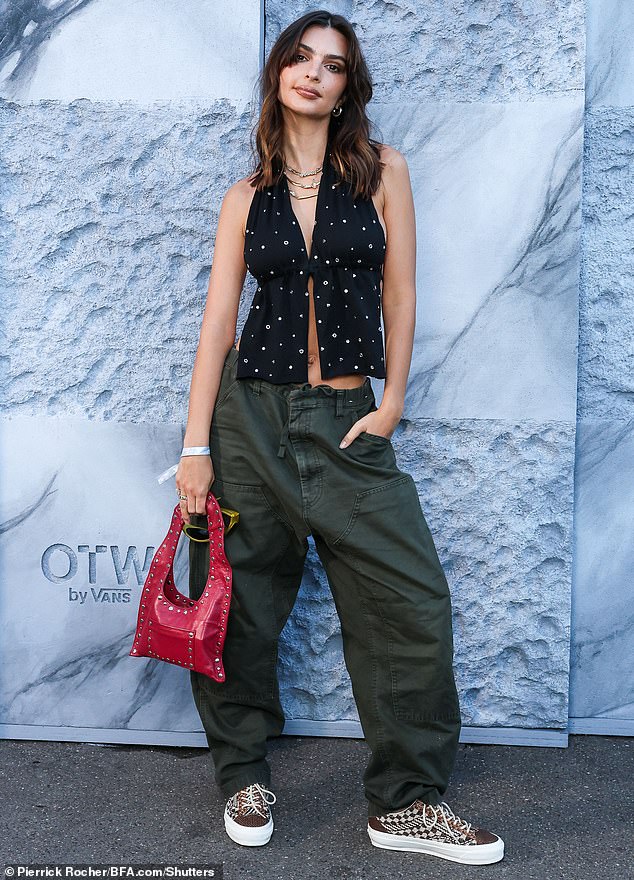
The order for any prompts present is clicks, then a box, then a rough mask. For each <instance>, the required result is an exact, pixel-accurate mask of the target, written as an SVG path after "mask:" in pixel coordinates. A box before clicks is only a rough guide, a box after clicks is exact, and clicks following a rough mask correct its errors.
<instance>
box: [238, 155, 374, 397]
mask: <svg viewBox="0 0 634 880" xmlns="http://www.w3.org/2000/svg"><path fill="white" fill-rule="evenodd" d="M292 198H293V196H291V195H290V193H289V191H288V181H287V178H286V177H285V176H282V178H281V180H280V182H279V183H277V184H275V185H273V186H271V187H268V188H265V189H263V190H261V191H259V192H258V191H256V192H255V193H254V195H253V200H252V202H251V207H250V209H249V215H248V218H247V224H246V235H245V245H244V259H245V263H246V265H247V268H248V270H249V272H250V273H251V275H253V276H254V278H255V279H256V281H257V282H258V287H257V290H256V292H255V295H254V297H253V303H252V305H251V308H250V310H249V314H248V317H247V320H246V322H245V325H244V328H243V331H242V335H241V337H240V348H239V357H238V363H237V367H236V375H237V376H238V378H244V377H246V376H254V377H256V378H260V379H264V380H265V381H267V382H273V383H284V382H307V381H308V315H309V294H308V286H307V284H308V277H309V275H310V274H311V273H312V275H313V300H314V304H315V321H316V324H317V337H318V341H319V358H320V364H321V375H322V378H324V379H329V378H332V377H333V376H340V375H344V374H347V373H359V374H363V375H366V376H371V377H374V378H376V379H384V378H385V358H384V344H383V327H382V326H381V282H382V280H383V261H384V256H385V247H386V241H385V235H384V233H383V229H382V227H381V224H380V222H379V219H378V215H377V212H376V208H375V207H374V203H373V201H372V199H371V198H370V199H362V198H357V199H356V200H353V199H352V195H351V192H350V187H349V185H348V184H347V183H346V181H344V180H342V179H341V178H340V177H339V175H338V174H337V172H336V169H335V168H334V166H333V165H332V164H331V161H330V145H329V144H328V145H327V147H326V153H325V156H324V162H323V172H322V176H321V181H320V183H319V191H318V193H317V197H316V200H317V204H316V208H315V225H314V227H313V238H312V243H311V250H310V253H307V252H306V246H305V241H304V235H303V233H302V228H301V226H300V224H299V221H298V220H297V218H296V215H295V212H294V210H293V207H292V203H291V200H292Z"/></svg>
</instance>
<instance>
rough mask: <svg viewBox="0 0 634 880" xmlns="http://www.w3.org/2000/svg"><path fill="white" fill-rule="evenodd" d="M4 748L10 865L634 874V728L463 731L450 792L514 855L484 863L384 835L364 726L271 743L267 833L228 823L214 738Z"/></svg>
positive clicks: (10, 743) (293, 875)
mask: <svg viewBox="0 0 634 880" xmlns="http://www.w3.org/2000/svg"><path fill="white" fill-rule="evenodd" d="M0 749H1V752H2V759H1V761H0V780H1V788H2V795H3V796H2V799H1V801H0V823H1V824H0V854H1V856H2V858H0V864H2V865H3V866H6V865H7V864H48V865H50V864H84V865H97V864H128V863H131V864H136V865H140V864H169V865H181V866H186V865H214V864H221V865H222V868H223V877H224V880H242V878H254V880H278V878H279V880H282V878H284V880H323V878H328V880H356V878H364V880H384V878H385V880H399V878H407V880H411V878H430V880H432V878H449V877H452V878H461V880H462V878H472V877H473V878H476V877H486V878H487V880H489V878H495V880H497V878H505V880H506V878H508V880H510V878H514V880H515V878H518V880H519V878H521V880H533V878H534V880H585V878H592V880H599V878H601V880H630V878H634V772H633V770H634V760H633V758H634V747H633V738H632V737H609V736H608V737H604V736H586V735H571V736H570V737H569V745H568V748H566V749H562V748H548V747H530V746H497V745H479V744H472V743H465V744H460V748H459V753H458V757H457V761H456V766H455V770H454V773H453V776H452V779H451V783H450V785H449V788H448V790H447V792H446V793H445V795H444V799H445V800H446V801H447V803H448V804H449V805H450V806H451V808H452V809H453V810H454V812H455V813H457V814H458V815H459V816H461V817H462V818H464V819H467V820H468V821H471V822H472V824H473V825H475V826H476V827H484V828H488V829H489V830H491V831H494V832H495V833H496V834H499V835H500V836H501V837H502V838H503V839H504V842H505V856H504V859H503V860H502V861H501V862H497V863H495V864H492V865H483V866H479V867H472V866H468V865H461V864H457V863H455V862H449V861H446V860H444V859H440V858H437V857H434V856H429V855H425V854H422V853H398V852H392V851H387V850H381V849H378V848H376V847H373V846H372V844H371V843H370V839H369V837H368V835H367V832H366V822H367V807H366V801H365V797H364V795H363V787H362V774H363V769H364V766H365V763H366V760H367V757H368V754H369V752H368V748H367V746H366V744H365V742H364V741H363V740H357V739H343V738H330V737H306V736H301V737H299V736H287V735H284V736H280V737H278V738H277V739H273V740H270V741H269V760H270V764H271V768H272V774H273V779H272V784H271V788H272V790H273V791H274V792H275V794H276V795H277V803H276V804H274V805H273V817H274V822H275V831H274V832H273V837H272V838H271V841H270V842H269V843H268V844H267V845H266V846H263V847H242V846H240V845H238V844H236V843H234V842H233V841H232V840H230V839H229V837H227V835H226V833H225V831H224V824H223V818H222V817H223V810H224V799H223V797H222V795H221V794H220V792H219V790H218V789H217V787H216V784H215V781H214V777H213V765H212V760H211V755H210V753H209V751H208V750H207V749H197V748H178V747H162V746H161V747H154V746H120V745H95V744H89V743H66V742H42V741H35V740H2V741H0ZM4 870H5V871H6V868H5V869H4ZM15 876H16V878H17V877H18V875H17V874H16V875H15Z"/></svg>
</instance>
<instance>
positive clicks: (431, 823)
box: [368, 800, 504, 865]
mask: <svg viewBox="0 0 634 880" xmlns="http://www.w3.org/2000/svg"><path fill="white" fill-rule="evenodd" d="M368 834H369V835H370V840H371V841H372V843H373V844H374V846H378V847H381V848H383V849H400V850H407V851H409V852H424V853H428V855H431V856H439V857H440V858H441V859H449V860H450V861H452V862H462V863H463V864H465V865H489V864H490V863H491V862H499V861H500V859H502V858H503V857H504V841H503V840H502V839H501V838H500V837H498V836H497V834H493V833H492V832H491V831H485V830H484V829H483V828H473V827H472V825H471V822H465V821H464V819H460V818H459V817H458V816H456V814H455V813H454V812H453V810H452V809H451V808H450V807H449V804H447V803H445V801H442V802H441V803H440V804H425V803H423V801H420V800H415V801H414V803H413V804H410V806H409V807H405V809H403V810H397V811H395V812H393V813H386V814H385V815H383V816H370V818H369V819H368Z"/></svg>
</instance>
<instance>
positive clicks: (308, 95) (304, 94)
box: [295, 88, 319, 98]
mask: <svg viewBox="0 0 634 880" xmlns="http://www.w3.org/2000/svg"><path fill="white" fill-rule="evenodd" d="M295 91H296V92H299V94H300V95H301V96H302V98H318V97H319V95H316V94H315V93H314V92H307V91H306V90H305V89H302V88H296V89H295Z"/></svg>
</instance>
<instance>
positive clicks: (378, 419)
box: [339, 407, 400, 449]
mask: <svg viewBox="0 0 634 880" xmlns="http://www.w3.org/2000/svg"><path fill="white" fill-rule="evenodd" d="M399 421H400V419H396V420H395V418H394V416H393V415H388V414H387V413H382V412H381V407H379V408H378V409H377V410H375V411H374V412H371V413H368V415H367V416H363V418H362V419H359V420H358V421H356V422H355V423H354V425H353V426H352V427H351V428H350V430H349V431H348V433H347V434H345V435H344V436H343V437H342V439H341V442H340V443H339V449H345V447H346V446H350V444H351V443H352V442H353V441H354V440H356V438H357V437H358V436H359V434H363V433H364V432H365V431H367V432H368V433H369V434H378V435H379V436H380V437H385V439H386V440H389V439H390V438H391V436H392V434H393V433H394V431H395V429H396V426H397V425H398V423H399Z"/></svg>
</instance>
